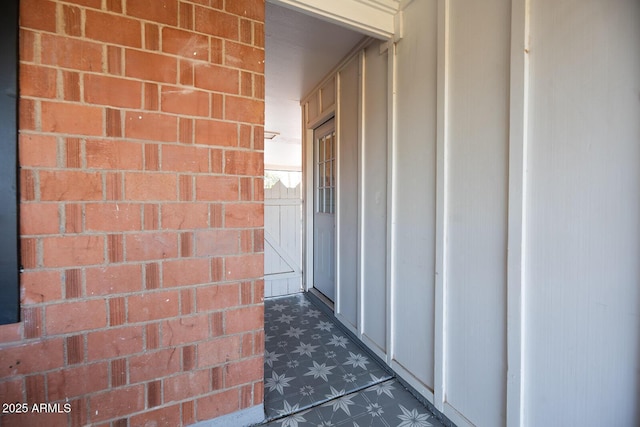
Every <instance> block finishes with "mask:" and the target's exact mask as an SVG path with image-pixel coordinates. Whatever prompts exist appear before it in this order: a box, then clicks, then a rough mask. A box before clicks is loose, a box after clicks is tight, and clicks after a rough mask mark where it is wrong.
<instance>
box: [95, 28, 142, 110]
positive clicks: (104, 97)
mask: <svg viewBox="0 0 640 427" xmlns="http://www.w3.org/2000/svg"><path fill="white" fill-rule="evenodd" d="M112 32H115V33H117V31H112ZM84 99H85V101H86V102H88V103H90V104H97V105H109V106H112V107H122V108H136V109H138V108H140V107H141V105H142V83H140V82H137V81H135V80H128V79H121V78H117V77H109V76H101V75H96V74H85V76H84Z"/></svg>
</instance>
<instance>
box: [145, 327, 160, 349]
mask: <svg viewBox="0 0 640 427" xmlns="http://www.w3.org/2000/svg"><path fill="white" fill-rule="evenodd" d="M145 337H146V345H145V349H147V350H155V349H158V348H160V325H159V324H158V323H151V324H148V325H147V326H145Z"/></svg>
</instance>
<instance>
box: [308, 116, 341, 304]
mask: <svg viewBox="0 0 640 427" xmlns="http://www.w3.org/2000/svg"><path fill="white" fill-rule="evenodd" d="M335 142H336V130H335V125H334V120H333V119H331V120H329V121H328V122H326V123H324V124H323V125H322V126H320V127H318V128H316V129H315V130H314V132H313V145H314V147H313V149H314V159H313V164H314V173H313V176H314V203H313V208H314V209H313V210H314V215H313V281H314V284H313V286H314V287H315V288H316V289H317V290H318V291H320V292H322V294H324V295H325V296H326V297H327V298H329V299H330V300H331V301H334V300H335V293H336V291H335V286H336V285H335V283H336V261H335V259H336V232H335V229H336V215H335V211H336V209H335V208H336V204H335V199H336V174H335V167H336V149H335Z"/></svg>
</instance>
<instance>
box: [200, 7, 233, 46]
mask: <svg viewBox="0 0 640 427" xmlns="http://www.w3.org/2000/svg"><path fill="white" fill-rule="evenodd" d="M194 18H195V19H194V23H195V29H196V31H197V32H199V33H205V34H209V35H211V36H215V37H221V38H224V39H231V40H238V27H239V20H238V17H237V16H233V15H230V14H228V13H224V12H220V11H217V10H213V9H208V8H204V7H199V6H196V7H195V14H194Z"/></svg>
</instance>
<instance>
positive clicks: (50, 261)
mask: <svg viewBox="0 0 640 427" xmlns="http://www.w3.org/2000/svg"><path fill="white" fill-rule="evenodd" d="M43 248H44V255H43V261H44V265H45V267H69V266H80V265H91V264H101V263H102V262H104V237H103V236H69V237H50V238H45V239H43Z"/></svg>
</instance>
